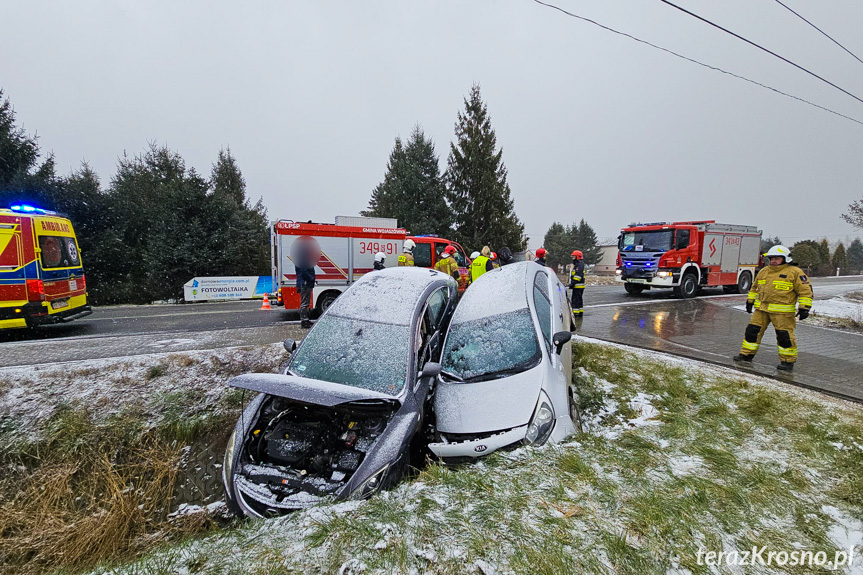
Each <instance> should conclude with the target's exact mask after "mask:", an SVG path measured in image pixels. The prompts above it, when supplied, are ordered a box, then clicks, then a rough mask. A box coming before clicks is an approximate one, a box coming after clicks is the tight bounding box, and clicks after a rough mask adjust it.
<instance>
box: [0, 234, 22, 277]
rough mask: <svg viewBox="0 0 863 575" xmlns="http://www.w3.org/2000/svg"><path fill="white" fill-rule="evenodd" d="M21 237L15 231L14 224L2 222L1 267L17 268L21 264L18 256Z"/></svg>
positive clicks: (0, 237) (0, 240) (0, 239)
mask: <svg viewBox="0 0 863 575" xmlns="http://www.w3.org/2000/svg"><path fill="white" fill-rule="evenodd" d="M20 237H21V235H20V234H16V233H15V225H14V224H0V267H4V268H17V267H18V266H20V265H21V259H20V258H19V257H18V252H19V250H18V246H19V245H20V243H21V240H20ZM4 248H5V249H4Z"/></svg>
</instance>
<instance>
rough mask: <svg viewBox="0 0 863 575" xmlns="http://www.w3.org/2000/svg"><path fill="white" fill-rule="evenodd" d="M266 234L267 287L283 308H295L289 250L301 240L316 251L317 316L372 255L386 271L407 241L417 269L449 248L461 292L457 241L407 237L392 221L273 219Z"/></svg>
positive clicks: (368, 266)
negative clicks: (268, 245) (382, 258)
mask: <svg viewBox="0 0 863 575" xmlns="http://www.w3.org/2000/svg"><path fill="white" fill-rule="evenodd" d="M271 235H272V242H271V250H272V262H273V286H274V289H276V290H277V291H278V294H279V299H280V301H279V303H280V304H281V305H283V306H284V307H285V308H286V309H299V307H300V296H299V294H298V293H297V288H296V281H297V273H296V268H295V267H294V262H293V260H294V258H293V256H292V254H291V249H292V248H293V247H295V246H299V245H300V243H303V242H307V243H311V244H313V245H315V246H316V247H317V251H319V252H320V257H319V258H318V262H317V265H316V266H315V272H316V282H317V285H316V286H315V287H314V289H313V291H312V305H313V306H314V307H315V309H316V310H317V311H319V312H321V313H323V312H324V311H325V310H326V309H327V308H328V307H329V306H330V304H331V303H332V302H333V301H334V300H335V299H336V297H338V296H339V294H341V293H342V292H343V291H345V290H346V289H347V288H348V286H350V285H351V284H352V283H353V282H354V281H356V280H357V279H359V278H360V277H362V275H363V274H365V273H368V272H370V271H372V269H373V265H374V257H375V254H376V253H378V252H383V254H384V255H385V256H386V258H387V259H386V262H387V267H393V266H395V265H397V263H396V262H397V259H398V255H399V254H400V253H402V251H403V248H404V242H405V240H406V239H408V238H410V239H412V240H414V242H415V243H416V247H415V248H414V262H415V265H416V266H419V267H428V268H433V267H434V264H435V263H436V262H437V260H438V259H440V253H441V252H442V251H443V250H444V248H445V247H446V246H448V245H450V244H452V245H453V247H455V248H456V261H457V262H458V264H459V272H460V273H461V275H462V278H461V280H460V281H459V289H460V290H463V289H464V286H465V282H466V280H467V270H468V268H467V266H468V265H470V260H468V259H467V256H466V255H465V253H464V249H463V248H462V247H461V246H460V245H458V244H457V243H455V242H451V241H449V240H445V239H443V238H438V237H435V236H408V235H407V230H405V229H404V228H399V227H398V225H397V222H396V220H395V219H393V218H365V217H360V216H337V217H336V223H335V224H322V223H313V222H295V221H293V220H279V221H278V222H274V223H273V225H272V229H271ZM297 240H300V243H297Z"/></svg>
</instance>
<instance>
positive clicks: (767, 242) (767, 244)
mask: <svg viewBox="0 0 863 575" xmlns="http://www.w3.org/2000/svg"><path fill="white" fill-rule="evenodd" d="M781 245H782V240H780V239H779V236H774V237H772V238H764V239H762V240H761V253H762V254H766V253H767V250H769V249H770V248H772V247H773V246H781Z"/></svg>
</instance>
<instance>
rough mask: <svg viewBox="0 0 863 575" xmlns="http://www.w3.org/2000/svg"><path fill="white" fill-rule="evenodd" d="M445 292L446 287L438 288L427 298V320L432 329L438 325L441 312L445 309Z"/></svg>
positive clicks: (441, 317)
mask: <svg viewBox="0 0 863 575" xmlns="http://www.w3.org/2000/svg"><path fill="white" fill-rule="evenodd" d="M446 302H447V292H446V288H440V289H439V290H437V291H435V292H434V293H433V294H431V296H430V297H429V299H428V308H427V314H428V320H429V324H430V326H431V329H432V331H435V330H437V329H438V328H439V327H440V322H441V320H442V319H443V312H444V310H445V309H446Z"/></svg>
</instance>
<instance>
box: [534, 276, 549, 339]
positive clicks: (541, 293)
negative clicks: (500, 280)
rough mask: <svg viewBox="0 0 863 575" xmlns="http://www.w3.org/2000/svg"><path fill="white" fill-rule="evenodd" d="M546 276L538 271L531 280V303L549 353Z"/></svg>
mask: <svg viewBox="0 0 863 575" xmlns="http://www.w3.org/2000/svg"><path fill="white" fill-rule="evenodd" d="M547 294H548V276H547V275H546V274H545V273H538V274H536V277H535V278H534V282H533V305H534V308H535V309H536V317H537V319H538V320H539V327H540V329H542V335H543V340H545V348H546V349H547V350H548V352H549V353H551V301H550V300H549V299H548V295H547Z"/></svg>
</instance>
